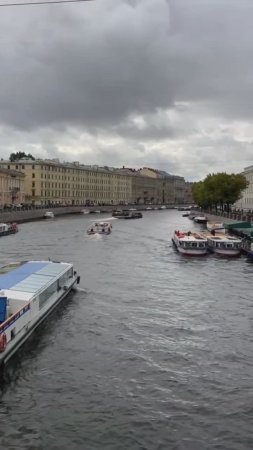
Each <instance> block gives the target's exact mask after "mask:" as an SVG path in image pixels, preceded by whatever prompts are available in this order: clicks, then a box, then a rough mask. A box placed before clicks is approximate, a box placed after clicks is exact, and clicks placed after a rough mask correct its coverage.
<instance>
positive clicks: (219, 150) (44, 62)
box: [0, 0, 253, 179]
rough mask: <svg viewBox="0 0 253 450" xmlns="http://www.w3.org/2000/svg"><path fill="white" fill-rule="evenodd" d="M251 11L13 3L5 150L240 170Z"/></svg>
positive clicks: (3, 87)
mask: <svg viewBox="0 0 253 450" xmlns="http://www.w3.org/2000/svg"><path fill="white" fill-rule="evenodd" d="M5 1H6V0H5ZM252 13H253V2H252V1H251V0H241V1H240V2H238V1H237V0H212V1H211V0H138V1H134V0H131V1H130V0H128V1H127V0H122V1H120V0H103V1H101V0H94V1H92V2H86V3H81V4H70V5H49V6H32V7H16V8H2V9H1V17H0V58H1V59H0V60H1V70H0V148H1V156H2V157H7V156H8V155H9V153H10V152H11V151H15V149H16V150H24V151H29V152H32V153H33V154H35V156H38V157H59V158H60V159H62V160H80V161H82V162H84V163H89V164H91V163H94V164H101V165H103V164H109V165H117V166H120V165H123V164H124V165H131V166H143V165H144V166H145V165H153V166H154V167H157V168H159V167H160V168H161V167H162V168H163V169H166V170H168V171H169V172H176V173H178V174H181V175H184V176H185V177H186V178H188V179H198V178H200V177H202V176H204V175H205V174H206V173H208V172H210V171H213V172H214V171H217V170H227V171H232V170H233V171H241V170H242V169H243V167H244V166H246V165H249V164H251V153H250V148H251V142H252V140H253V127H252V125H251V120H252V116H253V101H252V97H253V95H252V92H253V89H252V88H253V62H252V54H253V28H252V25H251V18H252Z"/></svg>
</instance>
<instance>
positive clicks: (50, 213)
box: [44, 211, 54, 219]
mask: <svg viewBox="0 0 253 450" xmlns="http://www.w3.org/2000/svg"><path fill="white" fill-rule="evenodd" d="M44 218H45V219H53V218H54V213H53V212H52V211H46V212H45V214H44Z"/></svg>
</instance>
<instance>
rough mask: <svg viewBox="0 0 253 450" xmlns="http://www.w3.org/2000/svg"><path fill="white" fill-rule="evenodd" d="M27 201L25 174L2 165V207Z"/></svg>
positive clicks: (0, 177) (0, 195) (0, 202)
mask: <svg viewBox="0 0 253 450" xmlns="http://www.w3.org/2000/svg"><path fill="white" fill-rule="evenodd" d="M24 201H25V175H24V174H23V173H21V172H19V171H16V170H11V169H8V168H2V167H0V207H1V208H4V206H6V205H18V204H20V203H23V202H24Z"/></svg>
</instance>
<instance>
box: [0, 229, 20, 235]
mask: <svg viewBox="0 0 253 450" xmlns="http://www.w3.org/2000/svg"><path fill="white" fill-rule="evenodd" d="M17 232H18V230H7V231H1V232H0V237H2V236H8V235H9V234H16V233H17Z"/></svg>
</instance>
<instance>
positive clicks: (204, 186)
mask: <svg viewBox="0 0 253 450" xmlns="http://www.w3.org/2000/svg"><path fill="white" fill-rule="evenodd" d="M247 186H248V182H247V180H246V178H245V176H244V175H242V174H234V173H232V174H227V173H225V172H219V173H216V174H209V175H207V177H206V178H205V179H204V180H203V181H200V182H198V183H195V184H194V185H193V199H194V201H195V202H196V203H197V204H198V205H199V206H201V207H203V208H210V209H213V208H215V210H216V211H217V209H218V207H220V208H221V209H222V211H223V210H224V208H226V210H227V211H228V210H229V208H230V205H232V204H233V203H235V202H236V201H237V200H239V198H240V197H241V195H242V191H243V190H244V189H246V187H247Z"/></svg>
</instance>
